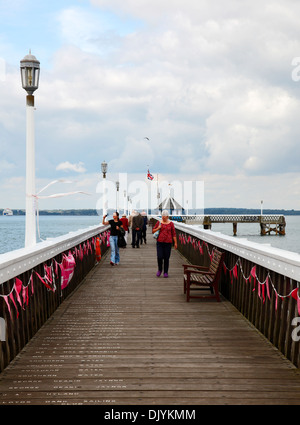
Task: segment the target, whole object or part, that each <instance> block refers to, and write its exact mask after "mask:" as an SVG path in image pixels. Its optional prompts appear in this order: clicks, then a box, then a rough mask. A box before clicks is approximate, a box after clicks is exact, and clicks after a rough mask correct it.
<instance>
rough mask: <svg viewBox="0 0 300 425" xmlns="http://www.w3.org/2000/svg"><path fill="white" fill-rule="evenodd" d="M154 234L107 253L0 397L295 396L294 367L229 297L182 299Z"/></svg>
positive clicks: (52, 401) (180, 401)
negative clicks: (117, 260)
mask: <svg viewBox="0 0 300 425" xmlns="http://www.w3.org/2000/svg"><path fill="white" fill-rule="evenodd" d="M183 262H184V260H183V259H182V258H181V256H180V255H179V254H178V253H177V252H176V251H174V250H173V251H172V255H171V264H170V277H169V278H168V279H164V278H162V277H161V278H156V276H155V273H156V252H155V242H154V240H153V239H152V237H151V235H148V244H147V245H142V247H141V248H140V249H132V248H131V246H130V245H129V246H128V247H127V248H126V249H124V250H121V264H120V265H119V266H118V267H111V266H110V265H109V257H108V256H107V257H106V258H104V259H103V262H102V263H101V264H100V265H98V266H96V267H95V268H94V269H93V270H92V271H91V272H90V273H89V275H88V276H87V278H86V279H85V281H84V283H83V284H82V285H81V286H80V287H79V288H78V289H77V291H76V292H75V293H74V294H73V295H71V296H70V297H69V298H68V299H67V300H66V301H65V302H64V303H63V304H62V305H61V306H60V308H59V309H58V310H57V311H56V312H55V314H54V315H53V316H52V317H51V319H50V320H48V322H47V323H46V324H45V325H44V326H43V327H42V328H41V329H40V331H39V332H38V333H37V334H36V336H35V337H34V338H33V339H32V340H31V341H30V342H29V343H28V344H27V346H26V347H25V348H24V349H23V351H22V352H21V353H20V354H19V355H18V356H17V358H16V359H15V360H14V361H13V362H12V363H11V364H10V365H9V366H8V367H7V368H6V369H5V370H4V372H3V373H2V374H1V375H0V405H1V404H2V405H14V404H15V405H26V404H31V405H63V404H67V405H73V404H82V405H92V404H97V405H105V406H112V407H113V406H116V405H120V406H121V405H136V406H137V405H177V406H182V405H194V406H195V405H233V404H234V405H238V404H243V405H253V404H256V405H257V404H260V405H261V404H288V405H292V404H296V405H298V404H300V374H299V370H298V369H296V368H295V367H294V366H293V365H292V364H291V363H290V362H289V361H288V360H286V359H285V358H284V357H283V356H282V355H281V354H280V353H279V352H278V351H277V350H276V349H275V348H273V347H272V346H271V344H270V343H269V342H267V341H266V339H265V338H264V337H263V336H261V334H259V332H258V331H257V330H255V328H254V327H252V325H250V324H249V322H247V320H246V319H245V318H244V317H243V316H242V315H241V314H240V313H239V312H238V311H237V310H236V309H235V308H234V307H233V306H232V305H231V304H230V303H229V302H227V301H225V300H222V302H221V303H217V302H216V301H215V300H192V301H191V302H190V303H187V302H186V301H185V296H184V295H183V281H182V267H181V264H182V263H183Z"/></svg>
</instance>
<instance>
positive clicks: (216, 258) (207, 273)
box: [183, 249, 225, 302]
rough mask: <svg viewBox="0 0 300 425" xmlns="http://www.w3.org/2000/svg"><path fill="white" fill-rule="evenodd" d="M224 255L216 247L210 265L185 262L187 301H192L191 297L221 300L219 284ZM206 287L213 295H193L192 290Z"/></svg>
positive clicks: (184, 281)
mask: <svg viewBox="0 0 300 425" xmlns="http://www.w3.org/2000/svg"><path fill="white" fill-rule="evenodd" d="M224 255H225V254H224V253H223V252H220V251H218V250H217V249H215V250H214V253H213V257H212V260H211V263H210V266H209V267H203V266H195V265H193V264H183V285H184V293H186V300H187V302H189V301H190V298H216V299H217V301H219V302H220V301H221V300H220V295H219V288H218V285H219V280H220V276H221V271H222V264H223V261H224ZM204 289H206V290H207V289H210V292H211V295H193V296H192V295H191V290H204Z"/></svg>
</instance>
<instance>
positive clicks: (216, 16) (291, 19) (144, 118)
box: [0, 0, 300, 209]
mask: <svg viewBox="0 0 300 425" xmlns="http://www.w3.org/2000/svg"><path fill="white" fill-rule="evenodd" d="M299 16H300V2H299V1H297V0H273V1H272V0H265V1H263V2H262V1H258V0H197V1H196V0H151V1H150V0H77V1H76V0H52V1H48V0H14V1H11V2H8V1H7V0H0V88H1V95H0V193H1V196H0V200H1V202H0V208H6V207H10V208H24V207H25V173H26V171H25V151H26V149H25V148H26V146H25V142H26V141H25V134H26V115H25V96H26V93H25V91H24V90H23V89H22V88H21V81H20V70H19V65H20V60H21V59H22V58H23V57H24V56H25V55H26V54H27V53H28V51H29V49H31V51H32V54H34V55H35V56H36V57H37V59H38V60H39V61H40V62H41V78H40V87H39V89H38V91H36V92H35V103H36V111H35V130H36V186H37V192H38V191H39V190H40V189H41V188H43V187H44V186H46V185H48V184H49V183H50V182H52V181H54V180H59V179H60V180H67V181H69V182H71V183H63V182H61V183H57V184H55V185H52V186H50V187H49V188H48V189H47V190H46V191H45V192H43V194H44V195H52V194H55V193H61V192H63V193H66V192H71V191H82V192H86V193H89V195H85V194H75V195H72V196H67V197H61V198H50V199H41V200H40V201H39V207H40V209H48V208H50V209H55V208H95V207H96V205H97V203H99V202H100V201H99V199H100V198H101V194H100V193H99V182H100V181H101V168H100V164H101V162H102V161H103V160H105V161H106V162H107V163H108V167H109V173H108V179H110V180H111V181H112V182H115V181H116V180H117V179H118V173H128V174H129V175H130V176H138V177H137V178H138V179H142V180H144V183H145V182H147V180H146V173H147V169H148V167H149V169H150V171H151V173H152V174H153V175H154V176H155V177H156V176H157V175H158V178H159V181H164V182H165V181H167V182H169V183H172V181H174V180H176V181H182V182H184V181H194V182H195V181H201V182H204V191H205V192H204V199H205V204H204V206H205V207H246V208H259V207H260V203H261V200H263V201H264V207H265V208H284V209H291V208H294V209H300V195H299V192H300V174H299V171H300V143H299V141H300V140H299V138H300V119H299V115H300V18H299ZM146 137H147V138H148V139H149V140H148V139H146ZM147 184H148V183H147ZM151 184H153V185H155V184H156V183H155V182H152V183H151ZM147 187H149V186H147ZM111 191H113V189H111ZM113 196H115V195H113Z"/></svg>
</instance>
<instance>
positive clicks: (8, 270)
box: [0, 225, 109, 284]
mask: <svg viewBox="0 0 300 425" xmlns="http://www.w3.org/2000/svg"><path fill="white" fill-rule="evenodd" d="M108 228H109V226H103V225H101V226H91V227H89V228H87V229H83V230H78V231H76V232H70V233H68V234H67V235H63V236H59V237H57V238H53V239H48V240H46V241H44V242H40V243H38V244H36V245H35V246H34V247H31V248H22V249H18V250H15V251H11V252H8V253H5V254H1V255H0V284H1V283H4V282H7V281H8V280H9V279H12V278H14V277H15V276H18V275H20V274H22V273H24V272H25V271H27V270H30V269H31V268H33V267H35V266H37V265H38V264H41V263H44V262H45V261H47V260H49V259H51V258H53V257H55V256H56V255H58V254H60V253H62V252H65V251H67V250H69V249H71V248H72V247H74V246H76V245H79V244H81V243H82V242H84V241H86V240H87V239H90V238H92V237H93V236H95V235H97V234H98V233H101V232H103V231H105V230H106V229H108Z"/></svg>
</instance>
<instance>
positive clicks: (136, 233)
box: [131, 212, 144, 248]
mask: <svg viewBox="0 0 300 425" xmlns="http://www.w3.org/2000/svg"><path fill="white" fill-rule="evenodd" d="M132 215H133V217H132V224H131V229H132V241H131V245H132V248H135V247H137V248H139V247H140V238H141V231H142V228H143V225H144V220H143V217H142V216H141V214H140V213H139V212H133V214H132Z"/></svg>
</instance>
